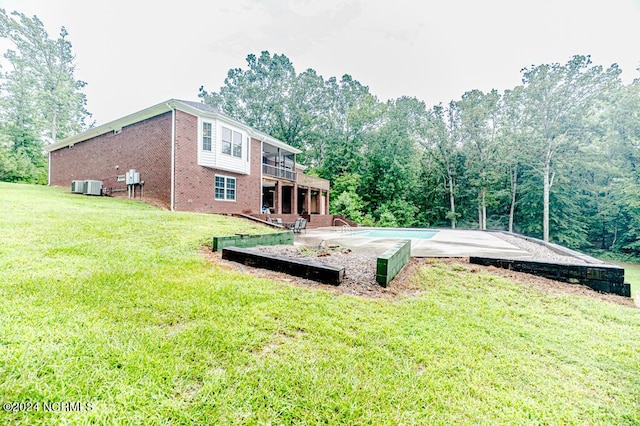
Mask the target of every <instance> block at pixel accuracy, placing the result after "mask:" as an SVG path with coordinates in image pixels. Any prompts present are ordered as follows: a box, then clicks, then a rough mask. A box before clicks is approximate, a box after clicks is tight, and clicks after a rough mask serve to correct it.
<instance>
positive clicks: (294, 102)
mask: <svg viewBox="0 0 640 426" xmlns="http://www.w3.org/2000/svg"><path fill="white" fill-rule="evenodd" d="M0 38H3V39H5V40H8V41H9V42H11V46H12V47H11V48H10V49H9V50H7V51H6V52H5V53H4V55H3V60H2V61H0V63H2V66H3V68H0V180H4V181H23V182H34V183H45V182H46V171H47V163H46V157H45V155H44V154H43V147H44V145H45V144H47V143H51V142H53V141H56V140H59V139H62V138H65V137H67V136H70V135H72V134H74V133H77V132H79V131H81V130H83V129H86V128H87V123H86V120H87V119H88V118H89V117H90V114H89V113H88V112H87V110H86V96H85V95H84V94H83V93H82V89H83V87H84V86H85V84H86V83H85V82H83V81H81V80H78V79H76V78H75V77H74V72H75V57H74V56H73V53H72V45H71V43H70V42H69V40H68V33H67V31H66V29H65V28H64V27H62V28H61V30H60V33H59V34H58V36H57V37H55V38H50V37H49V35H48V33H47V31H46V30H45V28H44V25H43V24H42V22H41V21H40V20H39V19H38V18H37V17H36V16H33V17H27V16H25V15H24V14H21V13H19V12H13V13H11V14H7V13H6V12H5V10H3V9H0ZM521 74H522V81H521V84H520V85H518V86H516V87H513V88H511V89H508V90H505V91H504V92H502V93H500V92H498V91H497V90H491V91H489V92H486V93H485V92H482V91H479V90H470V91H468V92H466V93H464V94H463V95H462V96H461V98H460V99H458V100H453V101H451V102H449V103H447V104H438V105H433V106H430V107H428V106H427V105H426V104H425V102H424V101H422V100H419V99H417V98H415V97H408V96H403V97H400V98H397V99H390V100H387V101H380V100H379V99H377V98H376V97H375V96H374V95H372V94H371V92H370V91H369V88H368V87H367V86H365V85H363V84H362V83H360V82H359V81H357V80H355V79H354V78H353V77H351V76H350V75H348V74H345V75H343V76H342V77H341V78H336V77H330V78H328V79H325V78H323V77H322V76H321V75H318V73H317V72H316V71H315V70H313V69H307V70H305V71H303V72H297V71H296V70H295V68H294V66H293V64H292V63H291V61H290V60H289V58H287V57H286V56H285V55H282V54H273V55H272V54H270V53H269V52H267V51H265V52H262V53H261V54H260V55H253V54H250V55H248V56H247V59H246V67H244V68H234V69H230V70H229V72H228V74H227V77H226V79H225V81H224V84H223V85H222V87H220V88H219V90H218V91H207V90H205V88H204V87H203V86H201V87H200V90H199V93H198V96H199V97H200V98H201V99H202V101H203V102H205V103H207V104H210V105H213V106H215V107H217V108H218V109H220V110H221V111H222V112H224V113H225V114H227V115H229V116H231V117H234V118H236V119H238V120H240V121H243V122H245V123H247V124H249V125H251V126H253V127H255V128H257V129H260V130H262V131H264V132H267V133H269V134H271V135H273V136H274V137H276V138H278V139H280V140H282V141H284V142H287V143H289V144H290V145H292V146H295V147H297V148H300V149H301V150H302V151H303V154H301V155H299V156H298V161H299V162H301V163H302V164H305V165H307V166H308V167H309V168H308V171H307V173H311V174H315V175H317V176H320V177H323V178H326V179H329V180H330V181H331V182H332V194H331V210H332V212H334V213H341V214H344V215H345V216H347V217H349V218H350V219H353V220H355V221H357V222H359V223H362V224H365V225H378V226H416V227H427V226H430V227H444V226H446V227H452V228H456V227H458V228H478V229H505V230H510V231H514V232H519V233H523V234H526V235H530V236H535V237H540V238H543V239H545V240H552V241H555V242H558V243H561V244H565V245H568V246H570V247H577V248H598V249H603V250H612V251H623V252H629V253H632V254H639V252H640V171H639V170H638V168H639V166H638V164H639V162H640V151H639V148H640V117H639V115H640V80H638V79H636V80H634V81H633V82H631V83H629V84H624V83H623V82H622V81H621V78H620V74H621V70H620V69H619V68H618V67H617V66H616V65H615V64H614V65H612V66H609V67H607V68H605V67H603V66H600V65H596V64H593V63H592V61H591V59H590V57H589V56H581V55H576V56H573V57H572V58H570V59H569V60H568V61H567V62H566V63H564V64H559V63H552V64H541V65H532V66H530V67H527V68H524V69H523V70H521Z"/></svg>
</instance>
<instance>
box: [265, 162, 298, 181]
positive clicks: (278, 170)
mask: <svg viewBox="0 0 640 426" xmlns="http://www.w3.org/2000/svg"><path fill="white" fill-rule="evenodd" d="M262 174H263V175H265V176H271V177H275V178H279V179H287V180H291V181H294V182H295V181H296V180H297V179H296V177H297V173H296V172H295V171H293V170H291V169H288V168H286V167H276V166H273V165H271V164H266V163H262Z"/></svg>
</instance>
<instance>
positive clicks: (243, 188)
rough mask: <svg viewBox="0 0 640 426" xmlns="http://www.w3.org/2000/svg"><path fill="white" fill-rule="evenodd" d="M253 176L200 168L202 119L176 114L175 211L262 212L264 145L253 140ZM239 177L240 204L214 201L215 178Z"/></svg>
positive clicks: (238, 195)
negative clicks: (199, 145)
mask: <svg viewBox="0 0 640 426" xmlns="http://www.w3.org/2000/svg"><path fill="white" fill-rule="evenodd" d="M250 162H251V174H250V175H243V174H238V173H232V172H227V171H223V170H215V169H212V168H209V167H203V166H199V165H198V118H197V117H195V116H193V115H190V114H187V113H185V112H182V111H176V175H175V178H176V187H175V205H174V209H175V210H182V211H195V212H203V213H243V212H249V211H251V212H253V213H258V212H259V211H260V194H261V182H260V179H261V177H260V172H261V164H262V144H261V142H260V141H258V140H256V139H251V158H250ZM216 175H221V176H228V177H235V178H236V201H219V200H215V198H214V190H215V176H216Z"/></svg>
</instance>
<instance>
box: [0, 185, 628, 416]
mask: <svg viewBox="0 0 640 426" xmlns="http://www.w3.org/2000/svg"><path fill="white" fill-rule="evenodd" d="M0 205H1V207H2V208H1V210H0V231H1V234H0V238H1V240H0V398H1V399H2V402H18V401H29V402H30V403H32V404H36V403H37V404H39V405H40V409H39V410H33V409H32V410H31V411H28V412H11V411H9V412H6V411H5V412H2V413H0V423H8V424H38V423H42V424H51V423H54V424H56V423H58V424H126V425H128V424H145V425H146V424H313V425H315V424H323V423H324V424H376V425H378V424H640V311H639V310H637V309H632V308H628V307H623V306H618V305H614V304H610V303H606V302H601V301H597V300H593V299H590V298H587V297H578V296H558V295H550V294H545V293H541V292H538V291H536V290H532V289H528V288H525V287H522V286H520V285H518V284H515V283H513V282H510V281H507V280H504V279H499V278H496V277H494V276H489V275H484V274H480V273H477V272H473V271H471V270H469V269H468V268H466V267H465V266H463V265H446V264H437V263H434V264H433V265H430V266H427V267H424V268H423V269H421V270H420V271H419V273H418V278H417V279H418V282H419V286H420V287H421V288H422V292H421V293H420V295H418V296H416V297H409V296H406V297H398V298H396V299H395V300H368V299H363V298H356V297H351V296H345V295H340V294H337V293H332V292H326V291H322V290H315V289H306V288H303V287H298V286H294V285H291V284H287V283H284V282H275V281H272V280H269V279H261V278H256V277H253V276H248V275H245V274H242V273H240V272H237V271H232V270H227V269H224V268H221V267H218V266H216V265H213V264H211V263H210V262H209V261H207V260H205V259H204V258H203V257H202V255H201V253H200V252H199V250H200V249H201V247H202V245H203V244H205V243H209V242H210V238H211V236H213V235H225V234H233V233H235V232H262V231H268V230H265V229H262V228H260V227H257V226H256V225H254V224H251V223H249V222H246V221H242V220H238V219H233V218H227V217H220V216H215V215H200V214H184V213H171V212H167V211H162V210H158V209H154V208H152V207H148V206H145V205H144V204H141V203H138V202H127V201H122V200H115V199H108V198H89V197H83V196H73V195H71V194H69V193H68V192H67V191H64V190H60V189H53V188H46V187H36V186H28V185H12V184H0ZM51 402H59V403H65V402H66V403H75V402H81V403H89V404H90V407H89V408H90V410H87V409H83V410H82V411H78V412H75V411H64V410H56V411H44V410H43V405H44V403H51ZM61 406H62V405H58V407H61ZM74 407H77V406H74ZM83 407H86V406H83Z"/></svg>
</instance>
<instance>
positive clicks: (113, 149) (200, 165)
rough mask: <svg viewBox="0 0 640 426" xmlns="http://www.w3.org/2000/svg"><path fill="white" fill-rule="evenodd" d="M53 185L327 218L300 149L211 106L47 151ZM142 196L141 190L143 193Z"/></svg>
mask: <svg viewBox="0 0 640 426" xmlns="http://www.w3.org/2000/svg"><path fill="white" fill-rule="evenodd" d="M46 150H47V151H48V152H49V185H55V186H62V187H70V185H71V181H73V180H99V181H102V182H103V186H104V188H105V189H106V190H107V191H109V192H111V193H112V194H113V195H121V196H127V194H128V192H127V184H126V182H125V176H124V175H125V173H126V172H127V171H128V170H130V169H135V170H137V171H138V172H139V173H140V180H141V182H143V184H144V187H143V188H144V198H145V199H147V200H153V201H155V202H158V203H160V204H162V205H164V206H166V207H168V208H170V209H171V210H176V211H192V212H204V213H245V214H253V215H257V214H260V213H261V209H262V206H263V205H266V206H267V207H269V208H270V210H271V212H272V213H273V214H276V215H286V214H291V215H298V214H316V215H328V213H329V181H327V180H325V179H320V178H317V177H313V176H308V175H305V174H304V173H303V170H304V167H303V166H301V165H299V164H297V163H296V154H299V153H300V152H301V151H300V150H298V149H296V148H294V147H292V146H290V145H287V144H286V143H284V142H282V141H279V140H277V139H275V138H273V137H271V136H269V135H267V134H265V133H263V132H260V131H258V130H256V129H253V128H251V127H249V126H247V125H246V124H244V123H241V122H239V121H237V120H234V119H232V118H230V117H228V116H226V115H224V114H222V113H220V112H219V111H218V110H216V109H215V108H212V107H210V106H208V105H205V104H202V103H198V102H190V101H182V100H175V99H171V100H169V101H166V102H162V103H160V104H157V105H154V106H151V107H149V108H146V109H144V110H142V111H138V112H135V113H133V114H130V115H127V116H125V117H122V118H120V119H117V120H115V121H112V122H110V123H106V124H103V125H101V126H98V127H95V128H93V129H90V130H87V131H86V132H83V133H80V134H78V135H75V136H72V137H69V138H67V139H64V140H61V141H59V142H56V143H53V144H51V145H49V146H48V147H47V148H46ZM139 192H140V191H139Z"/></svg>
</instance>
